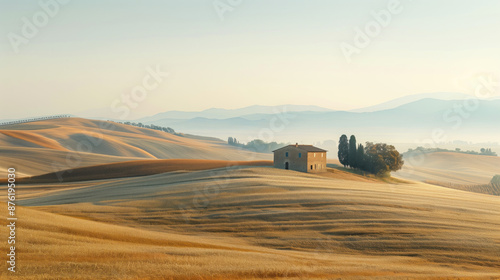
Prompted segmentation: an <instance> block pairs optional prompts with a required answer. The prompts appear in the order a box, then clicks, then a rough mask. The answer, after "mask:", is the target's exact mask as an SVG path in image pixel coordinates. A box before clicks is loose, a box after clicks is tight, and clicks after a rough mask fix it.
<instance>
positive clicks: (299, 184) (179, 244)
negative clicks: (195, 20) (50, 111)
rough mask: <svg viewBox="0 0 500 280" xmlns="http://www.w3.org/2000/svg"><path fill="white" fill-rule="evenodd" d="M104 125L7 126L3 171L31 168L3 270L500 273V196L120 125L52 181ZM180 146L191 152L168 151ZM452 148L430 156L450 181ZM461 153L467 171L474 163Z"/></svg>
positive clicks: (396, 275)
mask: <svg viewBox="0 0 500 280" xmlns="http://www.w3.org/2000/svg"><path fill="white" fill-rule="evenodd" d="M58 122H62V123H58ZM99 125H102V124H101V123H100V122H98V121H89V120H82V119H69V120H62V121H56V120H53V121H47V122H40V123H34V124H25V125H18V126H16V127H13V128H10V129H9V130H8V131H5V130H2V131H0V141H3V142H0V143H1V145H0V149H1V150H2V151H5V153H2V154H1V155H0V157H2V163H1V164H2V166H3V167H2V168H4V169H5V171H6V168H7V166H8V165H9V161H13V162H14V163H16V164H17V166H16V168H17V169H18V175H19V176H21V177H23V176H33V177H32V178H30V179H25V180H20V181H19V182H18V183H19V184H18V185H17V189H16V195H17V197H16V202H17V203H18V205H21V206H18V208H17V210H16V211H17V213H16V214H17V217H18V218H19V220H18V222H17V229H16V230H17V243H16V248H17V249H16V250H17V272H16V274H15V276H14V277H13V275H12V274H8V273H7V272H8V271H7V265H6V264H5V263H4V266H5V267H4V269H2V270H0V279H33V280H39V279H68V280H69V279H137V280H139V279H500V231H499V229H500V196H495V195H487V194H482V193H474V192H469V191H464V190H457V189H452V188H445V187H441V186H436V185H430V184H425V183H422V182H416V181H405V180H396V179H391V180H380V179H377V178H373V177H365V176H362V175H358V174H354V173H352V172H349V170H338V169H329V170H328V172H327V173H325V174H318V175H314V174H306V173H300V172H295V171H289V170H279V169H274V168H272V167H269V165H270V162H269V161H265V159H266V158H265V157H266V156H267V155H260V154H254V155H252V154H251V153H250V152H242V151H239V150H237V149H234V148H232V147H229V146H227V145H225V144H223V143H219V142H216V141H215V142H214V141H212V140H203V139H191V138H186V137H179V136H175V135H171V134H166V133H165V134H164V133H160V132H156V131H150V130H146V129H139V128H137V131H135V129H136V128H134V127H129V126H122V125H117V127H116V129H114V130H113V131H114V132H113V131H108V132H106V133H103V134H105V135H106V136H105V137H104V138H105V139H107V141H114V142H113V144H112V145H111V146H113V148H112V149H111V148H110V146H108V148H105V146H100V147H97V148H96V150H93V151H89V152H87V153H85V154H82V155H83V157H84V159H83V160H82V161H81V162H80V165H79V166H76V167H75V168H73V169H70V170H68V171H67V172H66V174H67V176H65V177H63V178H65V180H63V182H60V181H59V180H54V179H57V178H56V177H55V176H54V174H53V173H51V172H53V170H50V169H48V168H46V167H44V166H43V165H44V163H45V164H46V162H47V160H49V161H52V160H53V161H56V162H59V163H61V162H62V161H63V160H64V159H65V155H67V154H68V153H71V151H70V150H68V151H66V150H64V149H66V148H67V147H69V146H71V145H72V144H71V141H74V140H71V138H74V137H76V136H75V133H76V134H78V133H90V132H88V131H92V130H93V129H95V126H99ZM65 126H68V129H67V132H66V133H68V135H69V136H68V137H66V136H64V129H65ZM78 131H79V132H78ZM4 132H6V133H4ZM157 133H159V134H157ZM44 137H45V138H44ZM84 137H86V136H84ZM52 140H53V141H52ZM77 142H78V141H77ZM30 143H31V144H30ZM22 145H24V146H22ZM115 145H116V147H115ZM127 145H129V146H127ZM16 149H17V150H16ZM176 149H181V151H182V152H184V153H185V154H184V155H185V156H184V157H183V158H184V159H162V158H163V157H165V158H174V157H176V156H178V154H177V153H178V151H177V150H176ZM159 150H161V153H160V152H158V154H157V153H156V152H157V151H159ZM17 151H26V152H24V153H23V152H19V153H17ZM141 151H142V152H141ZM240 152H241V153H242V154H239V153H240ZM147 153H149V154H151V155H154V157H149V156H148V155H147ZM198 153H199V154H200V156H199V158H200V159H206V158H210V157H212V156H213V157H214V159H213V160H200V159H194V158H196V155H197V154H198ZM30 156H32V159H30ZM437 156H440V155H437ZM248 157H250V158H251V159H252V160H253V161H252V162H247V161H244V160H246V159H247V158H248ZM261 157H262V158H261ZM442 157H443V155H441V157H436V158H430V160H432V159H434V161H435V162H436V163H433V164H436V165H435V166H432V164H430V168H431V167H432V169H433V170H434V172H436V173H435V174H437V175H436V176H437V178H439V179H440V180H441V181H442V180H443V178H446V177H444V176H445V175H447V173H446V169H445V168H444V167H442V166H441V165H439V164H438V163H439V161H440V160H441V164H445V163H446V161H445V160H444V159H440V158H442ZM481 159H483V158H480V159H478V164H479V161H481ZM44 160H45V161H44ZM228 160H229V161H228ZM455 160H456V161H457V162H454V163H453V164H450V166H451V168H454V169H453V170H454V171H453V172H456V174H458V175H460V174H461V173H460V170H461V171H463V172H464V173H463V175H461V176H464V178H468V177H469V176H470V175H469V174H471V173H472V172H473V169H474V168H476V167H471V168H470V169H466V168H465V167H466V165H464V168H463V169H460V164H463V163H459V162H458V159H455ZM331 163H334V162H331ZM483 164H485V163H483ZM488 164H489V163H488ZM422 168H423V167H422ZM491 170H493V168H492V169H491ZM491 170H490V171H489V172H491ZM426 172H427V171H426ZM46 173H47V174H46ZM425 174H426V173H421V175H422V176H424V175H425ZM438 175H439V176H438ZM458 175H457V176H458ZM482 176H484V177H485V178H486V176H487V175H486V173H484V174H483V173H481V175H480V177H482ZM2 177H3V178H5V176H3V175H2ZM401 177H405V176H401ZM470 178H471V179H473V180H476V179H477V178H476V179H474V178H472V177H470ZM406 179H409V178H406ZM431 179H432V178H431ZM434 179H435V178H434ZM490 179H491V178H490ZM2 188H3V189H4V190H5V184H2ZM2 201H3V202H1V203H0V207H1V209H2V210H0V214H1V215H2V217H1V218H2V219H4V220H5V218H6V216H7V211H6V210H7V207H6V203H5V199H3V200H2ZM0 236H5V237H6V236H8V231H7V227H0ZM0 250H1V252H7V251H8V250H7V243H6V242H0Z"/></svg>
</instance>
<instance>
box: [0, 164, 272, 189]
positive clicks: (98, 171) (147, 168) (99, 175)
mask: <svg viewBox="0 0 500 280" xmlns="http://www.w3.org/2000/svg"><path fill="white" fill-rule="evenodd" d="M272 165H273V162H272V161H264V160H262V161H228V160H208V159H156V160H134V161H126V162H117V163H107V164H99V165H92V166H86V167H80V168H75V169H69V170H63V171H61V172H52V173H48V174H43V175H38V176H33V177H27V178H19V179H18V180H17V181H18V182H20V183H22V184H26V183H59V182H75V181H91V180H102V179H113V178H126V177H136V176H146V175H154V174H160V173H165V172H172V171H196V170H207V169H217V168H225V167H232V166H272ZM4 181H5V183H6V179H5V180H4ZM0 182H2V180H0Z"/></svg>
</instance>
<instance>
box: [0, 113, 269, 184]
mask: <svg viewBox="0 0 500 280" xmlns="http://www.w3.org/2000/svg"><path fill="white" fill-rule="evenodd" d="M0 151H1V153H0V160H1V161H0V176H3V175H5V173H6V170H7V168H9V167H17V168H16V169H17V170H18V173H19V175H23V176H34V175H41V174H45V173H50V172H56V171H59V170H64V169H73V168H78V167H84V166H91V165H96V164H104V163H111V162H120V161H130V160H138V159H174V158H175V159H211V160H237V161H252V160H270V159H271V155H268V154H259V153H253V152H249V151H245V150H240V149H237V148H234V147H232V146H229V145H227V144H226V143H224V142H222V141H215V140H203V139H193V138H189V137H182V136H178V135H173V134H170V133H166V132H162V131H157V130H152V129H146V128H138V127H134V126H130V125H123V124H119V123H114V122H109V121H97V120H87V119H80V118H67V119H54V120H45V121H37V122H33V123H25V124H17V125H10V126H3V127H2V129H1V130H0Z"/></svg>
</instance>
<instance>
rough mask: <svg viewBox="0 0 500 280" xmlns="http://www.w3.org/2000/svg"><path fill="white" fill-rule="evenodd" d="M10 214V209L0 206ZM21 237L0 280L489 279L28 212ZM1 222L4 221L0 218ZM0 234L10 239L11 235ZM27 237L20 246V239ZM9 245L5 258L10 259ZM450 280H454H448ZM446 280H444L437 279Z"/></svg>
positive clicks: (410, 262) (391, 260)
mask: <svg viewBox="0 0 500 280" xmlns="http://www.w3.org/2000/svg"><path fill="white" fill-rule="evenodd" d="M0 206H1V207H2V208H5V207H6V205H5V203H0ZM17 211H18V216H19V217H22V223H19V226H18V228H17V234H18V236H19V239H18V241H19V243H18V244H16V245H17V246H16V250H17V265H16V274H15V277H13V276H12V274H10V272H8V271H7V270H6V269H3V270H1V271H0V278H1V279H60V280H75V279H79V280H81V279H86V280H101V279H102V280H104V279H105V280H112V279H113V280H116V279H137V280H139V279H217V280H222V279H332V278H333V279H338V278H342V279H366V278H374V277H383V278H384V279H407V278H408V276H409V275H412V276H415V275H420V277H421V278H422V279H424V278H425V279H429V277H430V276H433V275H446V276H448V277H450V276H453V275H454V276H463V277H479V276H482V277H484V276H494V275H498V274H497V273H496V272H490V271H480V272H478V271H455V270H454V268H453V267H451V268H450V267H445V266H440V265H436V264H431V263H427V262H416V261H415V258H413V257H398V256H377V255H373V256H368V255H363V254H350V255H349V254H343V253H340V252H334V251H330V250H327V251H325V248H323V247H318V250H314V251H313V252H305V251H297V250H277V249H272V248H266V246H254V245H249V244H248V243H247V240H246V238H233V237H224V238H221V237H210V236H202V235H196V234H195V233H194V232H191V233H188V234H189V235H180V234H176V233H170V232H158V231H156V230H147V229H145V228H143V227H141V228H131V227H125V226H117V225H112V224H109V223H102V222H95V221H89V220H85V219H79V218H72V217H68V216H63V215H57V214H52V213H46V212H42V211H37V210H33V209H30V208H18V210H17ZM1 218H2V219H5V216H4V214H3V213H2V216H1ZM0 234H2V235H3V236H7V234H8V233H7V228H6V227H1V228H0ZM21 237H22V239H21ZM6 244H7V243H6V242H3V243H2V244H0V250H2V251H4V252H7V245H6ZM450 278H451V277H450ZM439 279H446V278H439ZM453 279H457V278H453Z"/></svg>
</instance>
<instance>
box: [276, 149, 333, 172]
mask: <svg viewBox="0 0 500 280" xmlns="http://www.w3.org/2000/svg"><path fill="white" fill-rule="evenodd" d="M326 152H327V151H326V150H323V149H320V148H317V147H314V146H312V145H299V144H298V143H297V144H295V145H288V146H285V147H283V148H279V149H277V150H274V151H273V153H274V167H275V168H281V169H289V170H295V171H301V172H308V173H319V172H325V171H326Z"/></svg>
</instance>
